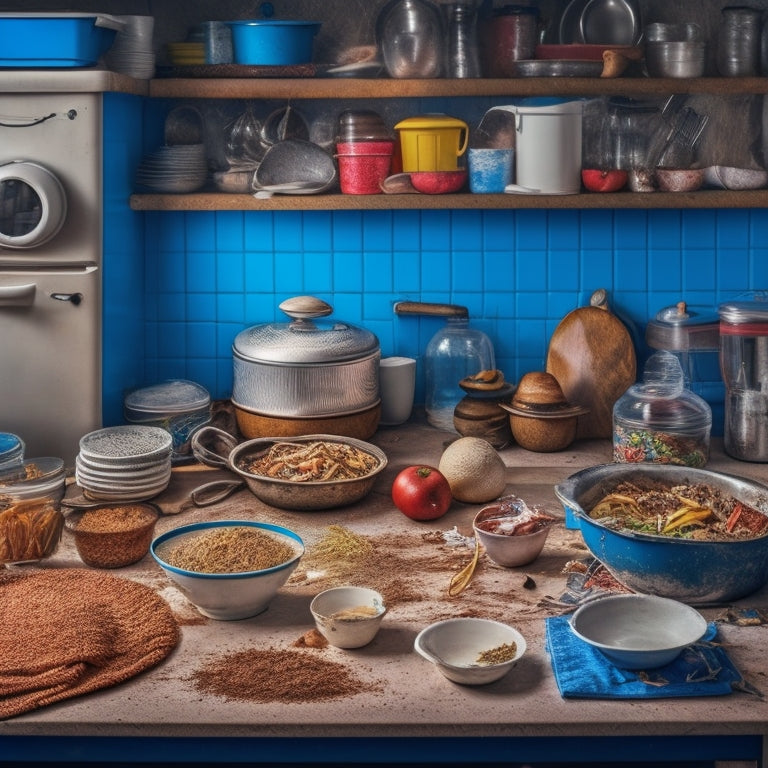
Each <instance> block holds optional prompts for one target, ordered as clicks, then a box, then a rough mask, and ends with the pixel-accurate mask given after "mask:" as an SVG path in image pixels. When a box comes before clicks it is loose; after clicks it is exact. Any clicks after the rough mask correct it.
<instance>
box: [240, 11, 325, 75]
mask: <svg viewBox="0 0 768 768" xmlns="http://www.w3.org/2000/svg"><path fill="white" fill-rule="evenodd" d="M228 23H229V26H230V27H231V28H232V52H233V57H234V61H235V64H248V65H251V66H289V65H296V64H309V63H310V62H311V61H312V48H313V43H314V39H315V35H316V34H317V33H318V31H319V30H320V22H319V21H280V20H276V19H269V20H266V19H265V20H262V19H255V20H245V21H230V22H228Z"/></svg>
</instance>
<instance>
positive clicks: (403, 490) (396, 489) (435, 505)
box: [392, 465, 453, 520]
mask: <svg viewBox="0 0 768 768" xmlns="http://www.w3.org/2000/svg"><path fill="white" fill-rule="evenodd" d="M452 500H453V497H452V496H451V486H450V485H449V484H448V480H446V478H445V476H444V475H443V474H442V473H441V472H439V471H438V470H437V469H435V468H434V467H428V466H425V465H416V466H413V467H407V468H406V469H404V470H402V471H401V472H400V473H399V474H398V475H397V477H396V478H395V481H394V483H392V501H394V502H395V506H396V507H397V508H398V509H399V510H400V511H401V512H402V513H403V514H404V515H405V516H406V517H410V518H411V520H436V519H437V518H438V517H442V516H443V515H444V514H445V513H446V512H447V511H448V508H449V507H450V506H451V501H452Z"/></svg>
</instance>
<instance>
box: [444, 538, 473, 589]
mask: <svg viewBox="0 0 768 768" xmlns="http://www.w3.org/2000/svg"><path fill="white" fill-rule="evenodd" d="M479 559H480V539H478V538H477V537H475V554H474V555H473V556H472V559H471V560H470V561H469V562H468V563H467V564H466V565H465V566H464V567H463V568H462V569H461V570H460V571H459V572H458V573H457V574H456V575H455V576H454V577H453V578H452V579H451V583H450V584H449V585H448V594H449V595H450V596H451V597H456V595H459V594H461V593H462V592H463V591H464V590H465V589H466V588H467V587H468V586H469V582H470V581H472V576H473V574H474V572H475V568H476V567H477V561H478V560H479Z"/></svg>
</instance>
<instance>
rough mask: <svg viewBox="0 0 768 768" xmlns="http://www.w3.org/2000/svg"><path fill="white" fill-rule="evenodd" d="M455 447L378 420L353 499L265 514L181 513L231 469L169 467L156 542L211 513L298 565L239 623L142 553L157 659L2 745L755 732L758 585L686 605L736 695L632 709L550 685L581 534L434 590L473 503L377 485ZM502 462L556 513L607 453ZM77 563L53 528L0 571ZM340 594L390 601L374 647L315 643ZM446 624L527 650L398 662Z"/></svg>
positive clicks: (767, 642)
mask: <svg viewBox="0 0 768 768" xmlns="http://www.w3.org/2000/svg"><path fill="white" fill-rule="evenodd" d="M454 438H455V435H452V434H450V433H446V432H443V431H441V430H439V429H435V428H434V427H432V426H430V425H428V424H427V423H426V421H425V420H424V419H423V417H420V416H419V415H418V414H415V415H414V416H413V417H412V419H411V420H410V421H409V422H408V423H406V424H404V425H402V426H399V427H396V428H387V427H380V428H379V429H378V431H377V432H376V434H375V435H374V436H373V438H372V439H371V442H372V443H373V444H375V445H377V446H379V447H380V448H381V449H383V450H384V451H385V453H386V454H387V457H388V466H387V468H386V470H385V471H384V472H383V473H381V474H380V475H379V476H378V478H377V481H376V484H375V486H374V488H373V490H372V492H371V493H370V494H369V495H367V496H366V497H365V498H364V499H363V500H362V501H360V502H357V503H355V504H353V505H352V506H349V507H345V508H339V509H332V510H328V511H315V512H292V511H285V510H279V509H277V508H274V507H270V506H268V505H266V504H264V503H262V502H260V501H259V500H258V499H257V498H256V497H255V496H254V495H253V494H252V493H251V492H250V491H249V490H248V489H247V488H243V489H242V490H240V491H239V492H237V493H235V494H234V495H232V496H230V497H229V498H227V499H225V500H223V501H220V502H218V503H216V504H213V505H212V506H207V507H203V508H198V507H194V506H191V505H190V504H189V494H190V491H191V490H192V489H193V488H196V487H198V486H199V485H201V484H202V483H204V482H207V481H209V480H215V479H227V478H231V475H230V473H229V472H228V471H227V470H225V469H214V468H210V467H206V466H203V465H201V464H199V463H190V464H187V465H182V466H177V467H175V468H174V470H173V476H172V479H171V482H170V485H169V486H168V488H167V489H166V490H165V491H164V492H163V493H162V494H161V495H160V496H159V497H157V499H156V500H155V501H156V502H157V503H158V504H159V506H160V507H161V509H162V510H163V512H164V513H165V514H164V515H163V516H162V517H161V518H160V519H159V520H158V522H157V525H156V534H161V533H163V532H164V531H167V530H169V529H171V528H174V527H176V526H179V525H184V524H188V523H191V522H195V521H202V520H212V519H222V520H223V519H248V520H258V521H262V522H267V523H272V524H276V525H282V526H285V527H288V528H290V529H291V530H293V531H295V532H296V533H298V534H299V535H300V536H301V537H302V538H303V540H304V542H305V544H306V555H305V556H304V558H303V559H302V561H301V563H300V565H299V567H298V568H297V570H296V571H295V572H294V573H293V575H292V576H291V577H290V579H289V580H288V582H287V583H286V584H285V586H284V587H282V588H281V589H280V591H279V592H278V594H277V596H276V598H275V599H274V600H273V601H272V603H271V604H270V606H269V608H268V610H267V611H266V612H264V613H262V614H260V615H258V616H255V617H253V618H250V619H245V620H240V621H215V620H212V619H209V618H206V617H204V616H202V615H201V614H200V613H199V612H198V611H197V610H196V609H195V608H194V607H193V606H192V605H191V604H190V603H189V602H188V601H187V600H186V599H185V597H184V595H183V594H182V593H181V592H180V591H179V590H178V589H177V588H175V587H174V586H173V585H172V583H171V582H170V581H169V580H168V578H167V577H166V576H165V574H164V573H163V571H162V570H161V569H160V568H159V567H158V565H157V564H156V563H155V562H154V561H153V559H152V557H151V555H149V554H148V555H147V556H145V557H144V558H143V559H142V560H141V561H140V562H138V563H137V564H135V565H132V566H128V567H125V568H121V569H117V570H114V571H111V572H110V573H111V575H112V576H115V577H120V578H121V579H128V580H131V581H135V582H138V583H141V584H143V585H146V586H148V587H150V588H151V589H152V590H154V591H155V592H156V593H157V594H158V595H159V596H160V597H161V598H162V600H163V601H165V602H167V604H168V605H169V606H170V609H171V611H172V614H173V616H174V618H175V620H176V622H177V624H178V627H179V640H178V645H177V646H176V647H175V648H174V649H173V650H172V652H171V653H169V654H168V655H167V657H166V658H164V659H163V660H162V661H161V662H160V663H158V664H156V665H155V666H150V668H148V669H146V670H145V671H143V672H141V673H140V674H137V675H135V676H134V677H131V678H130V679H127V680H126V681H124V682H121V681H116V682H115V684H114V685H108V686H107V687H104V688H103V689H99V690H94V691H91V692H87V693H86V694H85V695H80V696H76V697H73V698H70V699H68V700H64V701H60V702H57V703H53V704H52V705H50V706H42V707H40V708H37V709H33V710H32V711H29V712H27V713H24V714H21V715H19V716H15V717H10V718H7V719H4V720H2V721H0V743H1V742H2V741H3V740H4V739H5V740H6V744H11V743H13V740H14V739H13V738H12V737H22V738H24V737H34V738H38V737H49V738H51V739H56V738H59V737H72V736H77V737H86V738H88V737H96V736H101V737H113V738H114V737H120V738H132V739H133V738H152V737H173V738H176V739H179V738H182V739H183V738H185V737H195V738H217V739H229V738H234V737H280V738H292V737H314V738H319V737H351V736H355V737H374V738H375V737H387V736H399V737H405V736H414V737H431V738H435V737H442V738H447V737H491V736H495V737H515V738H519V737H539V738H541V737H581V736H584V737H596V736H601V737H613V736H616V737H619V736H620V737H643V736H645V735H655V736H681V735H685V736H697V735H702V736H705V735H708V734H709V735H711V734H713V733H717V734H724V735H726V736H734V737H739V736H765V735H766V731H767V728H768V726H766V723H768V703H766V702H765V700H764V698H763V696H762V693H763V692H764V691H765V690H768V683H767V682H766V679H765V678H766V672H765V667H764V664H763V659H764V656H765V652H766V650H768V635H766V633H767V632H768V628H766V627H765V626H764V625H763V621H762V617H764V616H765V612H768V593H766V591H765V589H763V590H761V591H760V592H758V593H755V594H753V595H750V596H749V597H747V598H745V599H743V600H741V601H739V604H738V605H735V606H733V605H719V606H712V607H706V606H705V607H702V608H701V612H702V614H703V615H704V616H705V618H706V619H707V621H709V622H715V623H716V624H717V627H718V638H719V641H720V642H722V644H723V646H724V648H726V649H727V652H728V655H729V657H730V659H731V660H732V662H733V664H734V665H735V667H736V668H737V669H738V670H739V672H740V673H741V675H742V676H743V680H742V683H743V685H741V686H740V687H738V688H737V689H735V690H733V691H732V692H730V691H729V692H728V693H727V695H716V696H706V695H705V696H691V697H673V698H658V697H649V698H642V697H641V698H635V699H633V700H631V701H627V700H621V701H620V700H616V699H611V698H594V699H585V698H575V699H570V698H565V697H563V696H561V694H560V692H559V690H558V686H557V684H556V680H555V677H554V676H553V671H552V666H551V662H550V658H549V655H548V652H547V649H546V645H545V621H546V620H547V618H549V617H554V616H561V615H568V614H569V613H571V612H572V611H573V609H574V606H573V605H572V604H569V603H568V599H567V593H568V584H569V580H570V577H571V576H572V574H573V572H577V573H578V572H579V570H580V569H581V565H582V564H584V563H588V562H589V560H590V557H589V552H588V550H587V548H586V547H585V545H584V543H583V540H582V537H581V533H580V531H579V530H574V529H568V528H566V527H565V526H564V525H563V524H558V525H556V526H555V528H554V529H553V530H552V532H551V534H550V536H549V538H548V540H547V542H546V545H545V547H544V550H543V552H542V554H541V555H540V556H539V557H538V558H537V559H536V560H535V561H534V562H533V563H531V564H530V565H528V566H525V567H521V568H502V567H500V566H497V565H494V564H493V563H492V562H490V561H489V560H488V559H487V557H485V556H484V555H481V557H480V561H479V563H478V567H477V569H476V571H475V574H474V576H473V578H472V581H471V582H470V584H469V585H468V587H467V588H466V589H465V590H464V591H463V592H461V593H460V594H458V595H456V596H450V595H449V592H448V585H449V582H450V580H451V577H452V576H453V575H454V574H455V573H456V572H457V571H459V570H460V569H461V568H462V567H463V566H464V565H466V563H467V562H468V561H469V560H470V558H471V556H472V553H473V550H472V548H471V547H469V545H468V544H467V541H468V540H471V536H472V518H473V517H474V515H475V513H476V512H477V511H478V509H479V508H480V506H481V505H473V504H462V503H458V502H455V501H454V502H453V504H452V506H451V508H450V510H449V512H448V513H447V514H446V515H445V516H443V517H441V518H439V519H437V520H434V521H431V522H416V521H413V520H410V519H408V518H406V517H405V516H404V515H403V514H401V513H400V512H399V511H398V509H396V508H395V506H394V505H393V502H392V499H391V493H390V492H391V486H392V482H393V479H394V477H395V476H396V474H397V473H398V472H399V471H400V470H401V469H403V468H404V467H406V466H408V465H412V464H421V463H427V464H433V465H436V463H437V462H438V460H439V458H440V455H441V453H442V451H443V450H444V448H445V446H446V445H447V444H448V443H449V442H450V441H451V440H453V439H454ZM500 454H501V456H502V458H503V460H504V463H505V465H506V467H507V489H506V492H507V493H510V494H516V495H517V496H519V497H521V498H523V499H524V500H526V502H528V503H529V504H531V505H537V506H540V507H543V508H544V509H546V510H547V511H550V512H552V513H555V514H562V512H563V510H562V506H561V505H560V504H559V502H558V500H557V498H556V496H555V494H554V493H553V486H554V485H555V484H557V483H559V482H561V481H562V480H563V479H565V478H566V477H568V476H569V475H571V474H572V473H574V472H576V471H578V470H580V469H582V468H585V467H589V466H593V465H596V464H602V463H608V462H610V461H611V445H610V441H607V440H577V441H576V442H574V443H573V444H572V445H571V446H570V447H569V448H568V449H566V450H564V451H560V452H557V453H548V454H545V453H533V452H530V451H527V450H525V449H523V448H521V447H520V446H518V445H514V444H513V445H512V446H510V447H507V448H505V449H503V450H501V451H500ZM707 468H708V469H713V470H717V471H723V472H730V473H732V474H738V475H741V476H744V477H748V478H751V479H754V480H758V481H765V479H766V470H765V465H762V464H750V463H746V462H737V461H733V460H732V459H729V458H728V457H727V456H725V454H724V453H723V450H722V441H721V440H718V439H717V438H715V439H713V441H712V452H711V458H710V461H709V464H708V467H707ZM77 492H78V489H77V487H76V486H74V485H70V486H69V487H68V491H67V493H68V495H76V494H77ZM457 534H458V535H457ZM361 548H362V549H361ZM361 552H362V554H361ZM84 567H85V566H84V565H83V563H82V561H81V560H80V558H79V557H78V554H77V551H76V549H75V546H74V543H73V541H72V537H71V534H70V533H69V532H68V531H66V530H65V532H64V535H63V538H62V542H61V545H60V546H59V549H58V550H57V552H56V554H55V555H54V556H53V557H51V558H49V559H47V560H45V561H42V562H40V563H38V564H30V565H22V566H12V567H11V568H12V569H14V570H18V569H25V570H27V569H28V570H33V569H34V570H40V571H45V572H51V571H54V572H55V573H56V574H60V573H64V572H66V571H67V570H69V569H83V568H84ZM343 584H354V585H358V586H366V587H372V588H374V589H376V590H378V591H379V592H381V594H382V595H383V596H384V598H385V601H386V604H387V608H388V612H387V615H386V616H385V618H384V621H383V624H382V627H381V630H380V632H379V633H378V635H377V636H376V638H375V640H374V641H373V642H372V643H370V644H369V645H367V646H365V647H363V648H359V649H355V650H341V649H338V648H334V647H332V646H329V645H325V644H323V643H321V642H316V640H317V637H316V635H315V634H314V633H313V632H312V629H313V621H312V616H311V614H310V610H309V604H310V601H311V599H312V598H313V596H314V595H316V594H317V593H319V592H321V591H322V590H324V589H327V588H329V587H333V586H337V585H343ZM63 585H64V582H62V589H64V588H65V586H63ZM598 586H599V585H598ZM459 616H473V617H485V618H490V619H496V620H499V621H502V622H505V623H507V624H510V625H512V626H513V627H515V628H516V629H518V630H519V631H520V632H521V633H522V634H523V636H524V637H525V639H526V641H527V651H526V653H525V655H524V656H523V658H522V659H521V660H520V661H519V662H518V664H517V666H516V667H515V668H514V669H513V670H512V671H511V673H510V674H508V675H506V676H505V677H504V678H502V679H501V680H500V681H498V682H495V683H493V684H491V685H489V686H479V687H468V686H461V685H456V684H454V683H451V682H449V681H448V680H446V679H445V678H444V677H443V676H442V675H441V674H439V672H438V671H437V670H436V669H435V668H434V667H432V666H431V665H430V664H428V663H427V662H425V661H424V660H423V659H422V658H421V657H419V656H418V655H417V654H416V653H414V649H413V643H414V638H415V636H416V635H417V633H418V632H419V631H420V630H421V629H423V628H424V627H425V626H427V625H428V624H431V623H433V622H436V621H439V620H441V619H447V618H451V617H459ZM40 743H43V742H40Z"/></svg>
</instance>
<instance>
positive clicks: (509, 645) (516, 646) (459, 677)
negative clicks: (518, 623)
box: [413, 618, 526, 685]
mask: <svg viewBox="0 0 768 768" xmlns="http://www.w3.org/2000/svg"><path fill="white" fill-rule="evenodd" d="M413 647H414V650H415V651H416V653H418V654H419V655H420V656H422V657H423V658H425V659H426V660H427V661H429V662H431V663H432V664H434V665H435V666H436V667H437V668H438V669H439V670H440V672H441V673H442V674H443V675H444V676H445V677H446V678H448V680H451V681H452V682H454V683H461V684H462V685H486V684H487V683H493V682H495V681H496V680H500V679H501V678H502V677H504V675H506V674H507V673H508V672H509V671H510V670H511V669H512V667H514V666H515V665H516V664H517V662H518V661H519V660H520V658H521V657H522V655H523V654H524V653H525V650H526V642H525V638H524V637H523V636H522V635H521V634H520V632H518V631H517V630H516V629H515V628H514V627H510V626H509V625H507V624H502V623H501V622H500V621H494V620H492V619H482V618H459V619H446V620H444V621H438V622H436V623H435V624H430V625H429V626H428V627H426V628H425V629H422V630H421V632H419V634H418V635H417V636H416V640H415V641H414V644H413Z"/></svg>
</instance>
